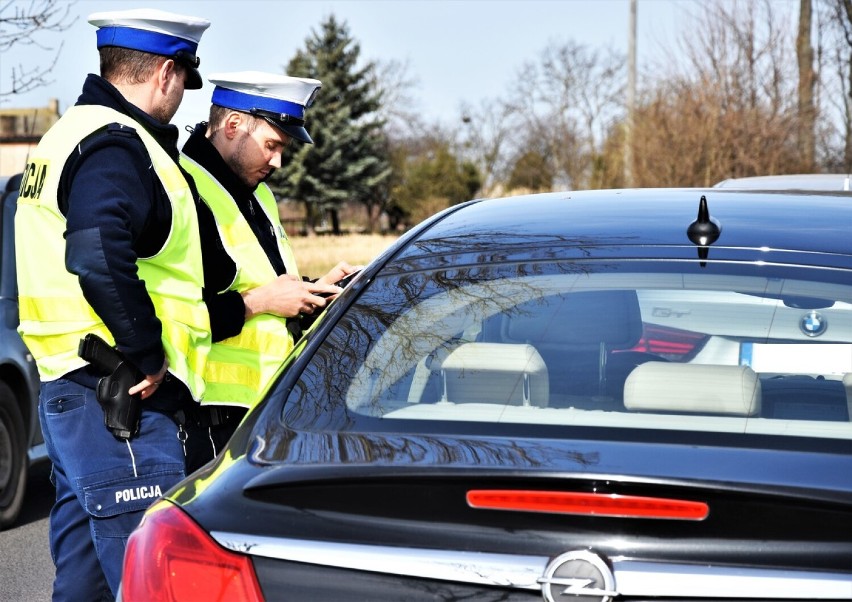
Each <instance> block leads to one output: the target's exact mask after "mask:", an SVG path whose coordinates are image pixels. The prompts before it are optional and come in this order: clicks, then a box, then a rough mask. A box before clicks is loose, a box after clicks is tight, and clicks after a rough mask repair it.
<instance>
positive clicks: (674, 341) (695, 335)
mask: <svg viewBox="0 0 852 602" xmlns="http://www.w3.org/2000/svg"><path fill="white" fill-rule="evenodd" d="M709 339H710V337H709V336H708V335H706V334H702V333H700V332H692V331H690V330H682V329H680V328H671V327H670V326H659V325H657V324H648V323H645V325H644V331H643V333H642V338H641V339H639V342H638V343H637V344H636V346H635V347H633V348H632V349H630V350H629V351H644V352H645V353H654V354H656V355H661V356H663V357H665V358H666V359H670V360H674V361H681V362H685V361H689V360H690V359H692V358H693V357H695V355H696V354H697V353H698V352H699V351H701V349H703V348H704V345H705V344H706V343H707V341H708V340H709ZM615 353H617V351H616V352H615Z"/></svg>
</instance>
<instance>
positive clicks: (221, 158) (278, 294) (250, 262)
mask: <svg viewBox="0 0 852 602" xmlns="http://www.w3.org/2000/svg"><path fill="white" fill-rule="evenodd" d="M209 80H210V82H211V83H213V84H214V85H215V86H216V87H215V89H214V90H213V97H212V107H211V110H210V117H209V122H208V123H204V122H202V123H200V124H198V125H197V126H196V127H195V128H194V131H193V132H192V134H191V135H190V137H189V139H188V140H187V142H186V144H185V145H184V147H183V149H182V151H183V154H182V157H181V164H182V165H183V167H184V168H185V169H186V170H187V171H188V172H189V173H190V174H191V175H192V177H193V179H194V180H195V183H196V186H197V187H198V192H199V194H200V195H201V198H202V200H203V201H204V203H205V205H206V206H208V207H209V208H210V210H212V213H213V215H214V216H215V225H214V226H212V227H216V228H217V229H218V232H219V234H220V235H221V239H222V242H223V243H224V246H225V249H226V251H227V252H228V254H229V255H230V257H231V259H232V260H233V264H234V268H235V269H234V270H233V271H231V270H224V269H220V270H219V280H220V282H219V283H218V285H213V284H212V283H211V282H210V277H209V276H208V282H207V286H208V287H211V286H218V287H219V288H220V289H221V290H222V291H223V292H224V295H223V297H226V296H227V295H228V294H230V295H231V296H232V298H235V299H239V300H240V301H238V302H237V303H238V307H237V309H236V310H235V311H234V312H232V313H231V316H232V319H231V320H230V321H229V323H223V320H222V319H221V318H213V319H214V323H213V325H212V327H213V332H214V335H213V339H214V341H218V342H215V343H214V344H213V347H212V349H211V350H210V355H209V358H208V362H207V365H206V369H205V372H204V380H205V387H206V388H205V394H204V399H203V401H202V405H207V404H215V405H220V404H221V405H223V406H231V407H232V408H233V409H234V410H235V411H231V412H229V414H228V418H227V419H226V420H223V421H222V422H223V424H221V425H219V427H218V428H214V429H213V430H212V431H211V439H212V440H213V441H214V445H215V446H216V448H217V449H215V450H213V453H216V452H217V451H218V449H219V448H221V446H222V445H223V444H224V442H225V441H227V438H228V437H229V436H230V434H231V433H232V432H233V430H234V429H235V428H236V426H237V423H238V422H239V419H240V418H242V416H243V415H244V413H245V409H248V408H251V407H252V406H253V405H254V404H255V403H256V402H257V401H258V397H259V394H260V393H261V392H262V391H263V389H264V387H265V386H266V385H267V384H268V383H269V382H270V380H271V378H272V377H273V376H274V374H275V372H276V371H277V369H278V368H279V366H280V365H281V362H282V360H283V359H284V357H285V356H286V355H287V353H289V351H290V350H291V349H292V347H293V335H292V334H291V333H290V332H289V331H288V328H287V318H295V317H297V316H299V315H300V314H313V313H314V312H316V311H319V310H320V309H321V308H322V307H324V306H325V304H326V303H327V301H328V300H329V299H330V298H332V297H329V298H324V297H321V296H318V295H317V293H326V294H331V295H334V294H336V293H339V292H340V290H341V289H340V288H339V287H337V286H335V285H334V283H335V282H337V281H339V280H341V279H342V278H344V277H345V276H347V275H349V274H351V273H352V272H354V271H355V270H356V268H355V267H353V266H351V265H349V264H348V263H346V262H340V263H339V264H338V265H337V266H335V267H334V268H333V269H332V270H331V271H330V272H329V273H328V274H326V275H325V276H323V277H322V278H319V279H318V280H316V281H314V282H311V281H307V280H303V279H302V278H301V277H300V275H299V271H298V268H297V266H296V260H295V258H294V256H293V251H292V249H291V247H290V242H289V240H288V239H287V236H286V234H285V232H284V230H283V228H282V227H281V222H280V220H279V218H278V207H277V205H276V201H275V198H274V196H273V194H272V192H271V191H270V189H269V187H268V186H267V185H266V184H265V183H264V182H265V180H266V179H267V178H268V177H269V175H270V174H271V173H272V172H273V171H274V170H275V169H276V168H278V167H280V166H281V151H282V150H283V148H284V147H285V146H286V145H287V144H289V143H290V142H291V140H294V139H295V140H298V141H299V142H303V143H307V144H311V143H312V142H313V140H312V139H311V137H310V136H309V135H308V132H307V130H306V129H305V127H304V126H305V109H306V108H307V107H309V106H310V104H311V102H312V101H313V98H314V96H315V95H316V94H317V92H318V91H319V89H320V87H321V83H320V82H319V81H317V80H315V79H305V78H297V77H288V76H286V75H281V74H274V73H262V72H256V71H246V72H237V73H221V74H214V75H211V76H210V78H209ZM201 222H202V238H203V239H204V240H208V241H209V240H214V239H215V237H213V236H206V235H204V234H203V233H204V228H205V225H204V224H205V220H204V219H203V217H202V218H201ZM211 271H213V270H208V273H209V272H211ZM224 314H225V312H222V311H212V310H211V316H222V315H224ZM225 335H227V336H225ZM202 459H203V458H202ZM190 468H192V466H190Z"/></svg>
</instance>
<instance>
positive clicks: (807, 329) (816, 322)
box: [799, 311, 828, 337]
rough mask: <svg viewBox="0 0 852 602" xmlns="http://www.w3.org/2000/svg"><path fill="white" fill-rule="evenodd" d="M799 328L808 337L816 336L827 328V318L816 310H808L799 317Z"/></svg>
mask: <svg viewBox="0 0 852 602" xmlns="http://www.w3.org/2000/svg"><path fill="white" fill-rule="evenodd" d="M799 329H800V330H801V331H802V332H803V333H805V335H807V336H809V337H818V336H819V335H821V334H823V333H825V331H826V330H828V320H826V319H825V317H824V316H823V315H822V314H821V313H819V312H818V311H809V312H808V313H806V314H805V315H804V316H802V317H801V318H800V319H799Z"/></svg>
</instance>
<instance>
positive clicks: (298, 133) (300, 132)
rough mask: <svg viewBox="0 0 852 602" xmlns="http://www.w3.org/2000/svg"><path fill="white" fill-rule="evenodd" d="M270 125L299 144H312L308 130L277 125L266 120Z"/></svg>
mask: <svg viewBox="0 0 852 602" xmlns="http://www.w3.org/2000/svg"><path fill="white" fill-rule="evenodd" d="M267 121H269V122H270V123H271V124H272V125H274V126H275V127H277V128H278V129H279V130H281V131H282V132H284V133H285V134H287V135H288V136H290V137H291V138H295V139H296V140H298V141H299V142H304V143H305V144H313V143H314V139H313V138H311V136H310V134H308V130H306V129H305V128H303V127H301V126H298V125H284V124H282V123H278V122H277V121H273V120H271V119H269V120H267Z"/></svg>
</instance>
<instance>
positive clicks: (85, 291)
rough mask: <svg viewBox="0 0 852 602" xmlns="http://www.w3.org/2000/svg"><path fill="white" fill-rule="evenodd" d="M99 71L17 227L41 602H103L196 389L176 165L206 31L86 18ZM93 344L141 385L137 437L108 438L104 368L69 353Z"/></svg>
mask: <svg viewBox="0 0 852 602" xmlns="http://www.w3.org/2000/svg"><path fill="white" fill-rule="evenodd" d="M89 23H91V24H92V25H94V26H95V27H97V28H98V29H97V46H98V48H99V51H100V65H101V68H100V72H101V76H100V77H98V76H96V75H92V74H90V75H89V76H88V78H87V79H86V81H85V83H84V85H83V90H82V93H81V95H80V97H79V99H78V101H77V104H76V105H75V106H74V107H71V108H70V109H68V110H67V111H66V112H65V114H64V115H63V116H62V118H61V119H60V120H59V121H58V122H57V123H56V124H55V125H54V126H53V127H52V128H51V129H50V130H49V131H48V132H47V133H46V134H45V136H44V137H43V139H42V141H41V142H40V143H39V145H38V147H37V148H36V150H35V151H34V152H33V154H32V157H31V158H30V160H29V163H28V165H27V167H26V177H25V179H24V180H25V181H24V183H23V184H22V186H21V195H20V198H19V200H18V209H17V215H16V220H15V227H16V244H17V262H18V270H17V274H18V288H19V294H20V297H19V301H20V318H21V324H20V332H21V335H22V336H23V338H24V341H25V342H26V344H27V346H28V347H29V349H30V351H31V353H32V354H33V356H34V357H35V359H36V362H37V364H38V369H39V374H40V378H41V381H42V382H41V392H40V395H39V415H40V418H41V424H42V430H43V433H44V439H45V443H46V446H47V452H48V456H49V457H50V459H51V461H52V463H53V472H52V478H53V480H54V482H55V485H56V502H55V505H54V506H53V509H52V510H51V514H50V549H51V555H52V557H53V560H54V563H55V565H56V577H55V580H54V585H53V588H54V589H53V598H54V600H74V601H80V600H103V599H110V598H112V597H113V596H114V595H115V594H116V592H117V590H118V586H119V581H120V576H121V563H122V558H123V555H124V548H125V544H126V541H127V538H128V537H129V535H130V532H131V531H132V529H133V528H134V527H135V526H136V525H137V523H138V522H139V520H140V518H141V515H142V513H143V511H144V509H145V508H146V507H147V506H148V505H149V504H150V503H151V502H152V501H153V500H154V499H156V498H157V497H158V496H159V495H161V494H162V493H164V492H165V491H166V490H167V489H168V488H169V487H170V486H171V485H173V484H175V483H177V482H178V481H179V480H180V479H182V478H183V476H184V471H185V467H184V455H183V450H182V446H181V442H180V441H179V439H178V435H179V427H178V426H177V425H176V423H175V422H174V421H173V420H172V418H171V415H172V414H173V413H174V412H175V411H177V410H178V409H179V408H180V407H181V406H183V405H185V404H192V403H195V402H194V401H193V400H194V399H196V400H197V399H200V397H201V395H202V394H203V380H202V378H201V376H202V373H203V370H204V361H205V356H206V353H207V350H208V349H209V346H210V326H209V317H208V314H207V310H206V307H205V304H204V302H203V300H202V286H203V275H202V259H201V251H200V241H199V229H198V218H197V213H196V208H195V204H194V201H193V194H192V190H191V187H190V184H189V180H188V179H187V178H186V176H185V174H184V173H183V172H182V171H181V170H180V168H179V166H178V163H177V161H178V149H177V146H176V144H177V138H178V131H177V128H176V127H175V126H172V125H168V124H169V121H170V120H171V119H172V117H173V116H174V114H175V112H176V111H177V109H178V106H179V105H180V102H181V100H182V98H183V94H184V90H185V89H197V88H200V87H201V85H202V81H201V76H200V74H199V73H198V71H197V68H198V65H199V59H198V58H197V56H196V51H197V47H198V43H199V40H200V38H201V35H202V33H203V32H204V31H205V30H206V29H207V28H208V27H209V25H210V23H209V22H208V21H207V20H204V19H199V18H195V17H188V16H183V15H177V14H173V13H167V12H163V11H158V10H148V9H140V10H127V11H118V12H110V13H96V14H93V15H90V17H89ZM90 333H91V334H96V335H99V336H100V337H101V338H103V339H104V340H105V341H107V342H108V343H110V344H113V343H114V344H115V345H116V346H117V348H118V349H119V350H120V351H121V352H123V354H124V356H125V357H126V358H127V359H128V360H129V362H131V363H132V364H133V365H135V366H136V367H137V368H138V369H139V370H140V371H141V373H142V374H144V377H142V378H141V379H140V380H139V381H138V382H136V384H133V385H132V388H130V390H129V392H130V393H133V394H139V396H141V398H142V399H143V400H144V401H145V403H144V409H143V410H142V412H141V418H140V420H139V423H138V432H135V434H134V436H132V437H128V438H120V437H116V436H114V435H113V434H112V432H111V431H110V430H108V429H107V428H105V424H104V412H103V410H102V408H101V406H100V405H99V403H98V400H97V396H96V387H97V384H98V381H99V379H100V378H101V377H102V376H103V374H102V373H100V372H99V371H97V370H95V369H94V367H93V366H91V365H87V364H86V362H85V361H84V360H83V359H81V358H80V357H78V354H77V352H78V342H79V340H80V339H81V337H83V336H84V335H86V334H90Z"/></svg>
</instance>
